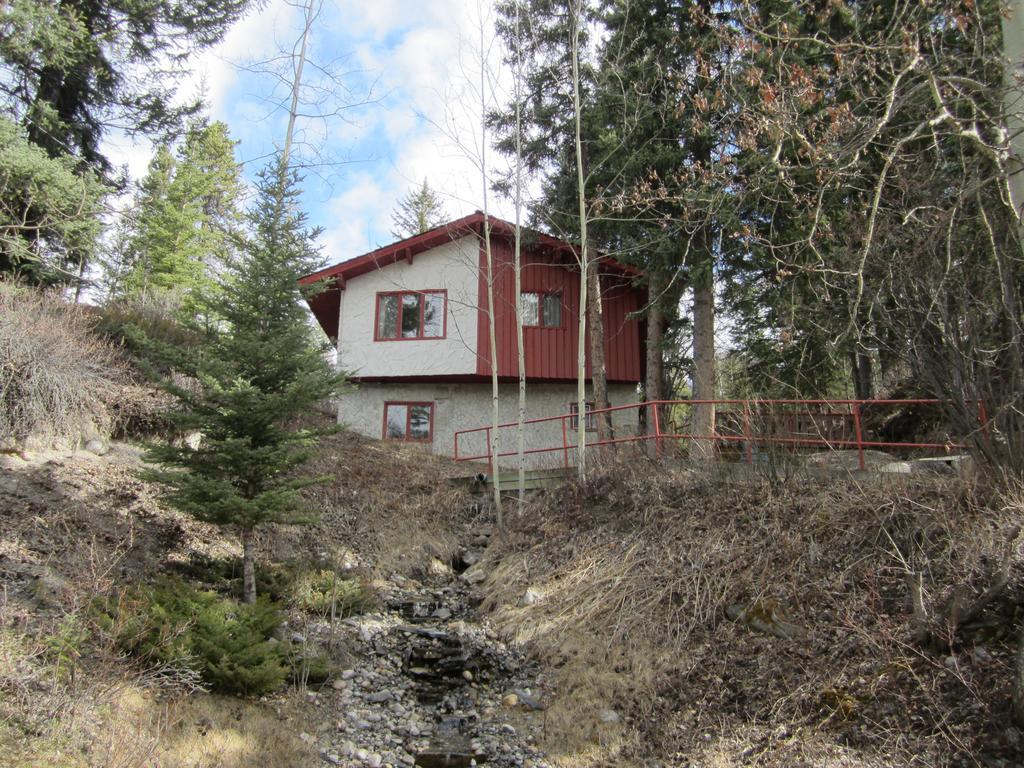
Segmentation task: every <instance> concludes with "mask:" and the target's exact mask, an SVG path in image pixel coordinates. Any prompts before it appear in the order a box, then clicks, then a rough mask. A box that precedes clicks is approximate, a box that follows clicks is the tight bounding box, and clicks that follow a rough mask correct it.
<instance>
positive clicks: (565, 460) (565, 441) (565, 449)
mask: <svg viewBox="0 0 1024 768" xmlns="http://www.w3.org/2000/svg"><path fill="white" fill-rule="evenodd" d="M561 422H562V467H563V468H565V469H568V468H569V438H568V436H567V435H566V433H565V415H564V414H563V416H562V418H561Z"/></svg>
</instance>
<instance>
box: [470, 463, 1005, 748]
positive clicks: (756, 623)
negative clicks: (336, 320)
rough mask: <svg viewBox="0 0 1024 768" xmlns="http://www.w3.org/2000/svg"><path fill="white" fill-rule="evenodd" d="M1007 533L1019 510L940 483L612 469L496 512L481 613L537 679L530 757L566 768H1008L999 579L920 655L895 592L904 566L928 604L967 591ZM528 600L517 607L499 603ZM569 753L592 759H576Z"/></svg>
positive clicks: (996, 560) (902, 598) (982, 583)
mask: <svg viewBox="0 0 1024 768" xmlns="http://www.w3.org/2000/svg"><path fill="white" fill-rule="evenodd" d="M1022 519H1024V506H1022V505H1021V504H1020V503H1019V500H1017V501H1016V502H1015V501H1014V500H1013V499H1009V500H1007V501H1006V502H1005V503H997V502H996V500H995V499H985V498H982V497H981V496H980V494H979V493H978V492H976V491H975V490H973V489H970V488H966V487H964V486H962V485H959V484H956V483H952V482H944V483H940V482H938V481H935V480H932V481H929V482H921V483H917V484H909V485H903V486H891V485H890V486H885V487H881V486H874V485H872V486H866V487H865V486H860V485H858V484H857V483H856V482H854V481H852V480H850V481H845V480H842V479H839V480H831V481H827V482H825V481H813V480H808V479H804V480H801V481H800V482H799V483H791V484H775V485H769V484H761V483H757V482H750V481H747V482H735V481H727V480H722V479H718V480H708V479H703V478H700V477H698V476H695V475H692V474H689V473H687V472H685V471H665V470H664V469H661V470H659V471H658V472H654V471H653V468H651V467H645V466H643V465H642V464H638V463H636V462H633V463H631V464H630V465H629V466H627V465H618V466H613V467H609V468H605V469H604V470H601V471H599V472H597V473H595V475H594V476H593V477H592V479H591V481H590V482H589V483H588V484H587V485H585V486H578V485H576V486H571V487H568V488H566V489H563V490H560V491H557V492H553V493H551V494H549V495H547V496H545V497H542V498H540V499H538V500H537V501H536V502H535V503H534V504H533V505H532V506H531V507H530V508H529V509H528V510H527V511H526V512H525V514H524V515H523V516H522V517H521V518H519V519H517V520H514V521H513V523H512V525H511V526H510V530H509V532H508V535H507V536H506V538H505V539H504V541H502V542H501V543H500V544H499V545H498V546H495V547H492V549H491V550H489V552H488V559H489V561H490V566H491V568H492V571H491V574H490V577H489V581H488V583H487V585H486V591H487V593H488V598H487V600H486V602H485V604H484V607H485V609H486V610H488V611H490V612H491V614H492V616H493V618H494V619H495V620H496V621H497V622H498V624H499V625H500V626H501V627H502V628H504V630H505V631H506V632H507V633H508V634H509V635H510V636H512V637H513V638H515V639H516V640H518V641H520V642H525V643H528V644H529V645H530V646H531V647H532V648H533V649H534V651H535V652H536V653H537V654H538V655H539V656H540V657H541V658H542V659H543V660H544V661H545V662H546V664H547V665H549V666H551V667H553V668H554V669H555V670H556V672H555V678H556V681H555V682H556V685H555V687H556V689H557V690H558V696H557V698H556V700H555V701H554V702H553V703H552V705H551V707H550V708H549V710H548V713H547V720H548V743H547V745H546V746H547V747H548V748H549V749H550V750H552V751H553V752H555V753H556V754H561V755H562V756H563V758H564V760H565V764H566V765H583V764H587V765H606V764H623V765H633V764H636V763H637V762H639V761H640V760H641V758H645V757H651V756H654V755H657V756H659V757H662V758H663V759H665V760H667V761H668V764H672V765H674V764H677V763H680V764H684V763H686V762H687V761H694V762H696V763H698V764H701V765H778V766H782V765H787V766H788V765H851V766H869V765H952V764H957V763H958V762H963V761H966V762H965V763H964V764H967V765H971V764H974V763H975V762H978V761H979V760H980V758H979V757H978V756H979V755H980V756H984V757H985V759H992V760H1009V761H1010V762H1009V763H1008V764H1018V763H1019V762H1020V761H1021V760H1022V759H1024V751H1021V744H1020V736H1019V734H1017V733H1016V732H1015V731H1014V729H1012V728H1007V727H1004V726H1006V725H1007V724H1008V722H1009V720H1008V706H1007V702H1008V699H1009V682H1010V674H1009V670H1010V667H1011V665H1012V656H1013V651H1014V640H1015V638H1016V635H1017V629H1016V627H1015V624H1016V622H1017V620H1016V618H1015V613H1014V607H1015V605H1016V604H1017V603H1018V602H1019V601H1020V600H1021V598H1022V597H1024V584H1022V581H1021V578H1020V574H1019V573H1016V572H1015V574H1014V577H1013V579H1012V580H1011V582H1010V584H1009V586H1008V589H1007V592H1006V593H1005V594H1004V595H1002V597H1001V598H1000V599H999V600H997V601H994V602H993V604H991V605H990V606H989V608H988V609H987V610H986V612H985V613H984V614H983V616H982V617H981V618H980V619H979V620H978V621H976V622H975V623H974V624H973V625H971V626H970V627H966V628H965V629H964V631H963V632H961V633H960V635H959V636H958V637H957V638H955V642H954V646H953V649H952V651H949V650H944V651H942V652H936V651H933V650H930V649H927V648H921V647H917V646H915V645H914V644H913V643H912V641H911V637H912V626H911V623H912V622H911V618H912V617H911V611H910V605H909V594H908V589H907V581H906V578H907V573H908V571H912V572H919V573H921V574H923V578H924V583H925V593H926V595H927V596H928V598H929V601H930V605H933V606H937V607H938V606H942V605H943V604H944V603H945V601H946V600H947V598H948V597H949V595H951V594H952V593H953V591H954V589H959V590H961V591H965V592H967V593H969V594H973V595H978V594H980V593H981V592H982V591H983V590H984V589H985V588H986V587H987V586H988V585H989V584H991V583H992V581H993V579H994V578H995V574H996V572H997V571H998V569H999V566H1000V564H1001V561H1002V560H1003V553H1004V552H1005V549H1006V540H1007V535H1008V531H1010V530H1011V529H1012V528H1013V527H1014V526H1015V525H1018V524H1019V523H1020V522H1021V521H1022ZM1014 557H1015V558H1016V559H1019V557H1020V552H1019V551H1016V552H1014ZM528 587H529V588H532V589H533V590H535V591H536V592H537V593H538V594H539V599H538V600H537V601H536V602H534V603H533V604H531V605H521V604H520V600H521V597H522V595H523V594H524V593H525V591H526V589H527V588H528ZM741 609H742V611H743V614H742V618H741V619H740V620H738V621H735V622H734V621H731V620H729V619H728V618H727V616H728V615H736V612H738V611H739V610H741ZM978 648H980V649H981V654H982V655H981V656H977V655H976V654H977V649H978ZM979 659H981V660H979ZM608 709H613V710H615V711H616V712H618V713H620V714H621V715H622V716H623V718H622V721H621V722H619V723H611V724H609V723H606V722H602V720H601V713H602V712H603V711H605V710H608ZM992 723H1000V724H1001V725H1000V727H998V728H993V727H992ZM587 744H590V745H594V744H597V745H599V746H600V745H602V744H603V745H604V746H605V748H604V749H603V750H599V756H596V757H592V758H588V759H589V762H580V750H582V749H587V746H586V745H587ZM590 749H591V750H593V747H590ZM1015 761H1016V762H1015Z"/></svg>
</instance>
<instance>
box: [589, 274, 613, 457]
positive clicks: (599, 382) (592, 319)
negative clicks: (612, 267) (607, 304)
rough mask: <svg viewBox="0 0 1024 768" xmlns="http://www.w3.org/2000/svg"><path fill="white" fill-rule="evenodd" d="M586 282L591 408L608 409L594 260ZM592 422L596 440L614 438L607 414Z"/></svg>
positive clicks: (598, 275)
mask: <svg viewBox="0 0 1024 768" xmlns="http://www.w3.org/2000/svg"><path fill="white" fill-rule="evenodd" d="M587 283H588V286H587V293H588V294H589V296H590V302H589V304H588V306H587V321H588V322H589V323H590V380H591V381H592V382H593V390H594V408H595V409H600V408H608V407H609V402H608V368H607V366H606V364H605V359H604V308H603V307H602V303H601V301H602V300H601V275H600V273H599V270H598V259H596V258H594V259H591V263H590V264H588V265H587ZM595 421H596V422H597V439H598V440H608V439H610V438H612V437H614V434H613V432H612V415H611V414H610V413H601V414H597V415H596V418H595ZM602 448H605V446H602ZM601 453H602V454H604V453H605V451H604V450H602V451H601Z"/></svg>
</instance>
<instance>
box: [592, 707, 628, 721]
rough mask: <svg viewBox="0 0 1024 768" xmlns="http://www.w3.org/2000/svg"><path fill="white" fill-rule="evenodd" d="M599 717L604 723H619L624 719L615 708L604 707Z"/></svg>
mask: <svg viewBox="0 0 1024 768" xmlns="http://www.w3.org/2000/svg"><path fill="white" fill-rule="evenodd" d="M597 717H598V719H599V720H600V721H601V722H602V723H618V722H620V721H621V720H622V717H621V716H620V715H619V713H618V712H616V711H615V710H614V709H602V710H601V711H600V712H599V713H598V715H597Z"/></svg>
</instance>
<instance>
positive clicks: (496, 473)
mask: <svg viewBox="0 0 1024 768" xmlns="http://www.w3.org/2000/svg"><path fill="white" fill-rule="evenodd" d="M486 70H487V61H486V49H485V48H484V19H483V14H481V15H480V182H481V183H480V186H481V188H482V193H483V195H482V196H483V214H484V232H483V234H484V258H485V260H486V262H487V331H488V340H489V341H490V345H491V439H490V445H489V446H488V448H487V450H488V453H489V455H490V457H491V486H492V487H493V489H494V514H495V516H496V522H497V524H498V527H499V528H500V527H502V526H503V525H504V522H505V521H504V516H503V515H502V510H501V469H500V467H499V466H498V462H499V461H500V457H499V451H498V427H499V426H500V424H501V420H500V418H499V411H498V345H497V338H496V333H495V329H494V325H495V315H494V253H493V250H492V248H491V217H490V213H489V211H488V188H487V187H488V184H487V181H488V180H487V122H486V117H487V96H486V89H487V72H486Z"/></svg>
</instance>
